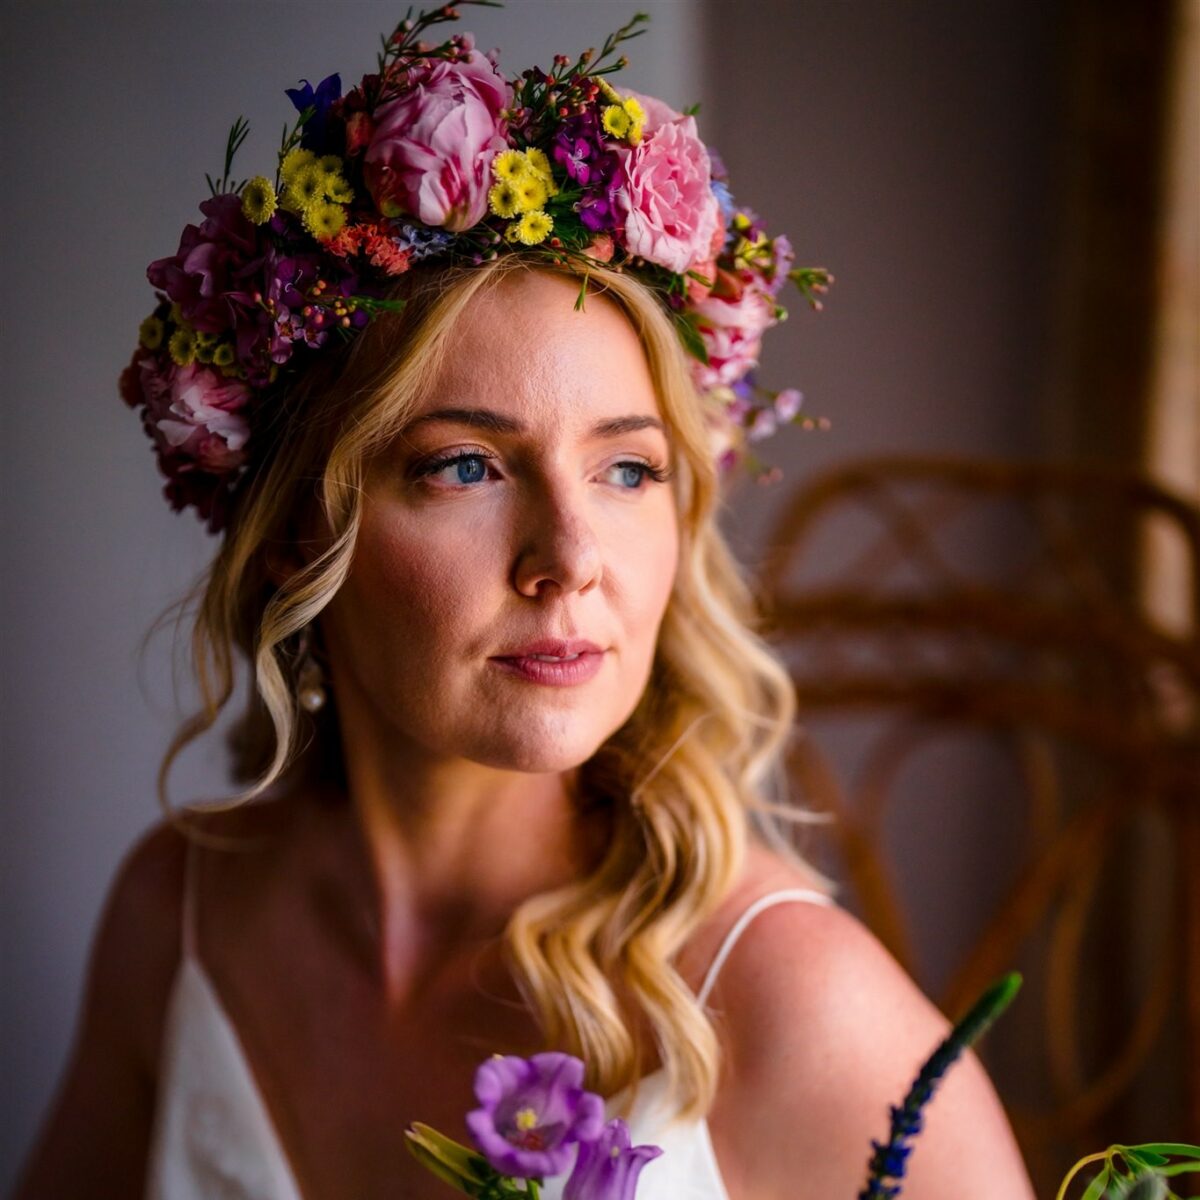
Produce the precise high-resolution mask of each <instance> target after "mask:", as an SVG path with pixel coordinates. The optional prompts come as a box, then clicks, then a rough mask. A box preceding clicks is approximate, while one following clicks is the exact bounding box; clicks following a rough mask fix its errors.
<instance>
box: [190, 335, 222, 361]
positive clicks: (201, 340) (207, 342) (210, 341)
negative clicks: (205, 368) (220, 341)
mask: <svg viewBox="0 0 1200 1200" xmlns="http://www.w3.org/2000/svg"><path fill="white" fill-rule="evenodd" d="M194 336H195V339H196V361H197V362H201V363H210V362H212V360H213V351H214V350H215V349H216V346H217V335H216V334H215V333H199V332H197V333H196V334H195V335H194Z"/></svg>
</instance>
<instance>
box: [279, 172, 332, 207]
mask: <svg viewBox="0 0 1200 1200" xmlns="http://www.w3.org/2000/svg"><path fill="white" fill-rule="evenodd" d="M324 199H325V174H324V172H323V171H322V170H321V169H320V168H319V167H316V166H309V167H301V168H300V169H299V170H298V171H296V172H295V173H294V174H293V175H292V178H291V180H290V181H289V183H288V185H287V187H286V188H284V190H283V195H282V196H281V197H280V203H281V204H282V205H283V207H284V208H286V209H288V210H289V211H290V212H296V213H303V212H304V210H305V209H306V208H308V206H309V205H310V204H315V203H316V202H317V201H318V200H324Z"/></svg>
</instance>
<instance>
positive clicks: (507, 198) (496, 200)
mask: <svg viewBox="0 0 1200 1200" xmlns="http://www.w3.org/2000/svg"><path fill="white" fill-rule="evenodd" d="M488 208H490V209H491V210H492V212H494V213H495V214H496V216H498V217H515V216H516V215H517V213H519V212H520V211H521V197H520V196H519V195H518V194H517V189H516V187H515V185H514V184H512V183H511V182H509V180H507V179H502V180H500V182H499V183H496V184H493V185H492V186H491V187H490V188H489V189H488Z"/></svg>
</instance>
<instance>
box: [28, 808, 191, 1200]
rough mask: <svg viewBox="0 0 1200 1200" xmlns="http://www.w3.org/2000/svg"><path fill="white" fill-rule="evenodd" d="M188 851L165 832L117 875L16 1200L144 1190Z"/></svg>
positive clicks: (153, 833) (147, 840) (156, 832)
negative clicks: (62, 1064)
mask: <svg viewBox="0 0 1200 1200" xmlns="http://www.w3.org/2000/svg"><path fill="white" fill-rule="evenodd" d="M183 850H184V840H183V837H182V835H181V834H179V833H178V832H176V830H175V829H174V828H172V827H171V826H170V825H168V824H163V825H159V826H156V827H155V828H153V829H151V830H149V831H148V832H146V833H145V834H143V835H142V836H141V837H140V838H139V839H138V840H137V842H136V843H135V844H134V845H133V846H132V847H131V848H130V849H129V850H128V851H127V852H126V854H125V856H124V858H123V859H122V861H121V863H120V865H119V866H118V868H117V871H116V873H115V876H114V878H113V881H112V883H111V884H110V886H109V890H108V894H107V897H106V899H105V903H104V907H103V910H102V912H101V914H100V918H99V921H98V923H97V926H96V932H95V935H94V937H93V939H92V946H91V952H90V956H89V961H88V967H87V976H86V983H85V988H84V994H83V1001H82V1004H81V1006H80V1011H79V1019H78V1022H77V1025H76V1029H75V1037H74V1042H73V1045H72V1047H71V1053H70V1057H69V1059H68V1062H67V1065H66V1070H65V1071H64V1073H63V1077H62V1080H61V1082H60V1084H59V1087H58V1091H57V1093H56V1095H55V1098H54V1103H53V1105H52V1107H51V1110H50V1112H49V1113H48V1114H47V1116H46V1118H45V1120H44V1122H43V1125H42V1129H41V1131H40V1135H39V1137H38V1140H37V1142H36V1143H35V1145H34V1147H33V1149H32V1151H31V1153H30V1156H29V1160H28V1162H27V1163H26V1164H25V1167H24V1170H23V1173H22V1175H21V1177H20V1180H19V1182H18V1186H17V1190H16V1193H15V1195H16V1197H17V1198H18V1200H26V1198H27V1197H28V1198H31V1197H35V1196H36V1197H39V1198H40V1197H58V1196H63V1197H66V1196H78V1195H84V1194H87V1195H89V1196H97V1197H103V1196H129V1195H136V1194H138V1192H139V1191H140V1190H141V1187H142V1184H143V1174H144V1171H145V1163H146V1155H147V1152H148V1146H149V1140H150V1130H151V1124H152V1121H153V1116H154V1105H155V1094H156V1083H155V1077H156V1075H157V1050H158V1044H159V1041H160V1040H161V1036H162V1029H163V1025H164V1018H165V1010H166V1007H167V998H168V995H169V992H170V989H171V981H172V979H173V978H174V973H175V965H176V962H177V959H178V955H179V932H178V931H179V911H180V909H179V904H180V890H181V887H180V885H181V880H182V870H183Z"/></svg>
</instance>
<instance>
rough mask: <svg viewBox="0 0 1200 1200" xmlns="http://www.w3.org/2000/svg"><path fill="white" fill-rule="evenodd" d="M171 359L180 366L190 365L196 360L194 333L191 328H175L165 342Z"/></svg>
mask: <svg viewBox="0 0 1200 1200" xmlns="http://www.w3.org/2000/svg"><path fill="white" fill-rule="evenodd" d="M167 351H168V352H169V353H170V355H171V361H172V362H174V363H176V364H177V365H178V366H181V367H190V366H191V365H192V363H194V362H195V361H196V334H195V332H194V331H193V330H191V329H177V330H175V332H174V333H173V334H171V340H170V341H169V342H168V343H167Z"/></svg>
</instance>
